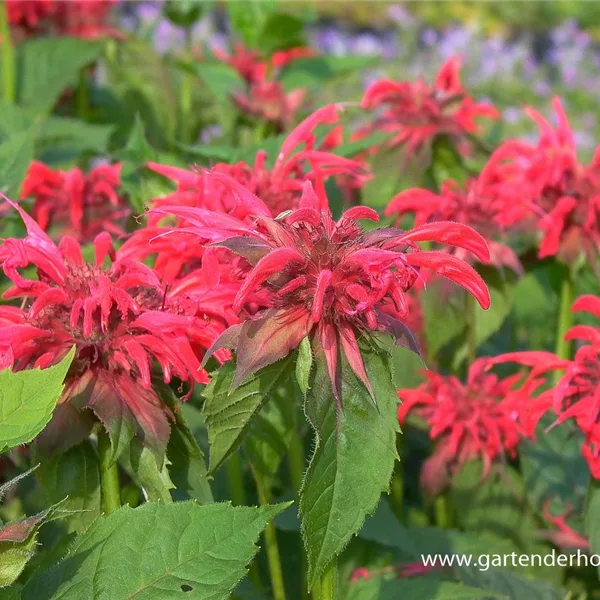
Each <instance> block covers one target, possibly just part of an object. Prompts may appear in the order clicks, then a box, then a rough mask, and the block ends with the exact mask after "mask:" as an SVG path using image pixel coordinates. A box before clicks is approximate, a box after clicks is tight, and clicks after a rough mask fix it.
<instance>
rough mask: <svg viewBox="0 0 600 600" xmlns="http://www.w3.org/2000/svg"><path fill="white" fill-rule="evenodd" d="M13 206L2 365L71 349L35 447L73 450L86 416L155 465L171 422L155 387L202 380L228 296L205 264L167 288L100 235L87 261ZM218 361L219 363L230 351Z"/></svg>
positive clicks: (17, 366)
mask: <svg viewBox="0 0 600 600" xmlns="http://www.w3.org/2000/svg"><path fill="white" fill-rule="evenodd" d="M11 204H12V203H11ZM13 206H15V207H16V208H17V210H18V211H19V213H20V214H21V217H22V218H23V220H24V222H25V224H26V227H27V237H26V238H25V239H13V238H11V239H7V240H5V241H4V243H3V244H2V246H0V264H1V265H2V269H3V271H4V274H5V275H6V277H8V279H10V280H11V282H12V284H13V286H12V287H11V288H9V289H8V291H6V292H5V293H4V296H3V297H4V298H7V299H13V298H23V303H22V305H21V307H18V308H17V307H14V306H2V307H0V324H2V328H1V333H0V365H1V366H2V367H3V368H7V367H11V368H13V369H14V370H17V371H18V370H22V369H27V368H36V367H41V368H45V367H48V366H50V365H53V364H55V363H57V362H58V361H60V360H61V359H62V358H63V357H64V356H65V355H66V354H67V353H68V352H69V350H70V348H72V347H73V346H75V348H76V354H75V359H74V361H73V364H72V366H71V369H70V371H69V374H68V376H67V380H66V383H65V390H64V392H63V396H62V398H61V400H60V403H59V407H58V409H57V411H56V413H55V415H54V417H53V420H52V421H51V423H50V425H49V426H48V427H47V428H46V430H45V431H44V432H43V434H42V437H41V438H40V443H41V444H42V445H44V446H45V447H46V448H48V449H49V450H57V449H61V450H62V449H66V448H68V447H69V446H71V445H73V444H76V443H78V442H79V441H81V439H83V438H84V437H86V436H87V435H88V434H89V431H90V427H91V425H92V423H93V420H92V418H91V416H92V414H93V415H95V416H96V417H97V418H98V419H99V420H100V421H101V422H102V423H103V425H104V426H105V427H106V429H107V430H108V431H109V433H110V435H111V438H112V441H113V444H114V446H115V447H116V448H118V451H119V452H121V451H123V450H124V449H125V448H126V446H127V444H128V441H129V440H130V439H131V438H132V437H133V436H136V437H138V438H139V439H140V440H141V441H142V442H143V443H144V444H146V445H147V446H148V447H149V448H150V449H151V450H152V451H153V452H154V453H155V455H156V457H157V460H158V461H159V463H160V462H162V457H163V455H164V450H165V448H166V444H167V440H168V438H169V430H170V427H169V418H170V417H171V416H172V415H171V412H170V410H169V408H168V407H167V405H166V404H164V403H163V401H162V400H161V398H160V397H159V395H158V394H157V392H156V391H155V390H156V385H157V382H159V381H163V382H164V383H169V382H171V380H172V379H173V378H177V379H179V380H180V381H182V382H184V383H187V384H188V385H189V386H190V390H191V387H192V386H193V385H194V383H195V382H198V383H206V382H208V375H207V373H206V371H204V370H203V369H201V367H200V360H201V359H202V357H203V355H204V351H205V349H207V348H208V347H209V346H210V345H211V344H212V343H213V342H214V340H215V339H216V338H217V337H218V335H219V334H220V333H221V332H222V331H223V330H224V329H225V328H226V327H227V324H228V315H227V314H225V313H223V309H222V306H221V305H222V304H223V296H224V295H226V294H227V289H225V288H223V289H221V288H220V287H219V280H218V277H219V276H218V271H217V270H214V269H213V268H212V264H211V262H210V260H207V259H205V268H204V269H203V270H202V271H197V272H196V273H194V274H192V275H190V277H189V278H186V279H184V280H181V281H179V282H178V283H177V285H176V286H174V287H172V288H170V289H167V288H165V287H164V286H163V285H162V284H161V282H160V280H159V278H158V276H157V274H156V273H155V271H154V270H153V269H151V268H149V267H147V266H146V265H144V264H143V263H141V262H138V261H135V260H132V259H129V258H123V257H121V256H120V255H119V252H115V250H114V249H113V246H112V243H111V240H110V236H109V235H108V233H101V234H100V235H98V237H97V238H96V239H95V241H94V247H95V261H94V262H93V263H87V262H85V261H84V260H83V257H82V253H81V248H80V246H79V244H78V242H77V241H76V240H75V239H74V238H71V237H69V236H65V237H63V238H62V240H61V242H60V244H59V245H58V246H56V245H55V244H54V242H53V241H52V240H51V239H50V238H49V237H48V236H47V235H46V234H45V233H44V232H43V231H42V229H41V228H40V227H39V226H38V225H37V223H36V222H35V221H34V220H33V219H32V218H31V217H30V216H29V215H27V213H25V212H24V211H23V210H22V209H21V208H20V207H19V206H17V205H14V204H13ZM25 268H28V271H26V274H25V275H26V276H25V275H23V274H22V273H21V270H22V269H25ZM31 271H33V272H31ZM216 357H217V358H218V359H219V360H221V361H223V360H226V359H228V358H229V354H228V352H227V351H225V353H223V352H219V353H218V354H217V355H216ZM155 364H156V365H157V366H159V367H160V371H159V372H160V375H159V372H155V369H154V366H155ZM84 409H90V410H84Z"/></svg>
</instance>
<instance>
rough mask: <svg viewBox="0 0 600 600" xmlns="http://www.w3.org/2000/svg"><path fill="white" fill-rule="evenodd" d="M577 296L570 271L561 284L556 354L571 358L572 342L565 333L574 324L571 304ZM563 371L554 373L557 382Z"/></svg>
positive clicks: (560, 356)
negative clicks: (566, 337) (566, 338)
mask: <svg viewBox="0 0 600 600" xmlns="http://www.w3.org/2000/svg"><path fill="white" fill-rule="evenodd" d="M574 298H575V286H574V284H573V278H572V277H571V274H570V273H567V275H566V276H565V278H564V279H563V280H562V283H561V286H560V309H559V314H558V330H557V332H556V355H557V356H558V357H559V358H565V359H569V358H571V342H570V341H567V340H565V334H566V333H567V331H568V330H569V329H570V328H571V326H572V325H573V312H572V311H571V306H572V304H573V300H574ZM560 376H561V373H560V371H557V372H556V373H555V374H554V377H555V382H556V381H558V380H559V379H560Z"/></svg>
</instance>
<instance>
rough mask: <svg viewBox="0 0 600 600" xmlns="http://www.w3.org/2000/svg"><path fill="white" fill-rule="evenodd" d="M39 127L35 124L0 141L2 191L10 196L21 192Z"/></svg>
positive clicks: (0, 182) (17, 195)
mask: <svg viewBox="0 0 600 600" xmlns="http://www.w3.org/2000/svg"><path fill="white" fill-rule="evenodd" d="M37 128H38V127H37V126H36V125H35V124H34V125H32V126H31V127H30V128H29V129H28V130H26V131H21V132H19V133H14V134H13V135H11V136H10V137H9V138H8V139H7V140H5V141H3V142H2V143H0V192H1V193H3V194H6V195H8V196H9V197H12V198H18V197H19V196H20V194H21V184H22V182H23V179H24V178H25V174H26V173H27V169H28V168H29V164H30V163H31V160H32V159H33V151H34V141H35V137H36V129H37Z"/></svg>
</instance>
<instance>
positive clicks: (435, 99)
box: [362, 57, 499, 155]
mask: <svg viewBox="0 0 600 600" xmlns="http://www.w3.org/2000/svg"><path fill="white" fill-rule="evenodd" d="M460 66H461V64H460V60H459V59H458V58H457V57H452V58H450V59H449V60H448V61H446V62H445V63H444V64H443V65H442V67H441V68H440V70H439V72H438V75H437V77H436V79H435V82H434V84H433V85H429V84H428V83H427V82H425V81H424V80H422V79H419V80H417V81H391V80H389V79H382V80H380V81H376V82H375V83H373V84H372V85H371V86H370V87H369V88H368V89H367V91H366V92H365V95H364V97H363V100H362V106H363V108H366V109H374V108H379V107H383V111H382V112H381V114H379V115H378V117H377V118H376V120H375V123H374V124H373V125H371V126H369V128H368V129H369V130H381V131H386V132H389V133H393V134H394V135H393V137H392V138H391V140H390V142H389V143H390V145H391V146H397V145H400V144H403V145H406V151H407V154H409V155H410V154H413V153H414V152H416V151H417V150H419V149H420V148H421V147H422V146H423V145H424V144H426V143H427V142H430V141H431V140H432V139H433V138H434V137H436V136H437V135H440V134H445V135H449V136H451V137H452V138H454V139H455V140H456V141H457V142H458V144H459V147H460V148H461V150H463V151H466V150H468V149H469V143H468V137H467V136H468V134H474V133H477V132H478V130H479V129H478V126H477V123H476V119H477V118H479V117H485V118H489V119H497V118H498V116H499V113H498V111H497V110H496V109H495V108H494V107H493V106H491V105H489V104H484V103H480V102H475V101H474V100H473V99H472V98H471V97H470V96H469V95H468V94H467V93H466V90H465V89H464V87H463V85H462V83H461V81H460Z"/></svg>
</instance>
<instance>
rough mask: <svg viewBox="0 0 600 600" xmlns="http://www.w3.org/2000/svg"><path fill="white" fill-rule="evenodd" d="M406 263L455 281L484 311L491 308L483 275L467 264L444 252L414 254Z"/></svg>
mask: <svg viewBox="0 0 600 600" xmlns="http://www.w3.org/2000/svg"><path fill="white" fill-rule="evenodd" d="M406 262H407V263H408V264H409V265H413V266H416V267H427V268H429V269H433V270H434V271H435V272H436V273H439V274H440V275H443V276H444V277H447V278H448V279H450V280H451V281H454V282H455V283H457V284H458V285H460V286H461V287H463V288H464V289H465V290H467V292H469V293H470V294H471V295H472V296H473V297H474V298H475V299H476V300H477V302H479V304H480V305H481V307H482V308H483V309H486V310H487V309H488V308H489V307H490V303H491V299H490V291H489V290H488V288H487V285H486V284H485V281H484V280H483V279H482V278H481V275H479V273H477V271H475V269H473V267H471V266H469V265H468V264H467V263H465V262H463V261H462V260H459V259H458V258H455V257H454V256H451V255H449V254H444V253H443V252H413V253H411V254H407V255H406Z"/></svg>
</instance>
